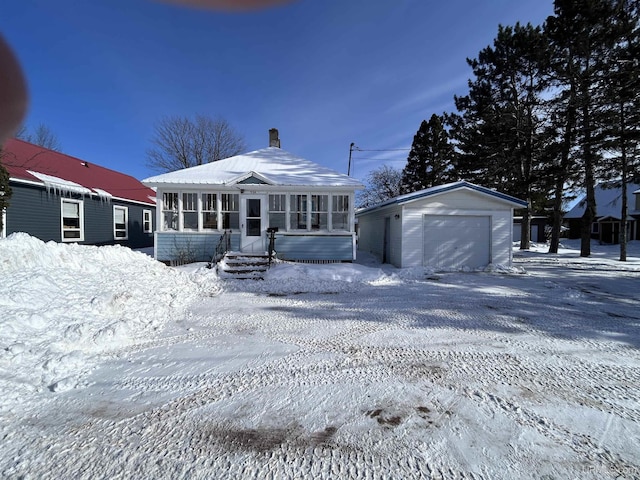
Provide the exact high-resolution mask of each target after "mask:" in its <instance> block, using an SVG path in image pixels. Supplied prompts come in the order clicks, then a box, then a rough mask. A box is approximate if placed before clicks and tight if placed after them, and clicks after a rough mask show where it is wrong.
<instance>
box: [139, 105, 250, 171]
mask: <svg viewBox="0 0 640 480" xmlns="http://www.w3.org/2000/svg"><path fill="white" fill-rule="evenodd" d="M151 143H152V144H153V147H152V148H150V149H149V150H147V166H148V167H149V168H151V169H153V170H157V171H161V172H171V171H174V170H180V169H182V168H189V167H195V166H196V165H202V164H205V163H210V162H215V161H218V160H221V159H223V158H227V157H232V156H233V155H237V154H239V153H242V152H243V151H245V150H246V144H245V141H244V138H243V136H242V135H241V134H240V133H238V132H237V131H236V130H235V129H234V128H233V127H232V126H231V125H230V124H229V122H227V121H226V120H224V119H222V118H211V117H208V116H206V115H196V117H195V119H193V120H192V119H190V118H188V117H180V116H169V117H164V118H162V119H161V120H160V121H159V122H158V123H157V124H156V125H155V127H154V136H153V138H152V139H151Z"/></svg>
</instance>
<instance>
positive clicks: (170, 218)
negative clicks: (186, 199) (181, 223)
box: [162, 212, 178, 230]
mask: <svg viewBox="0 0 640 480" xmlns="http://www.w3.org/2000/svg"><path fill="white" fill-rule="evenodd" d="M162 221H163V230H178V214H177V213H176V212H163V213H162Z"/></svg>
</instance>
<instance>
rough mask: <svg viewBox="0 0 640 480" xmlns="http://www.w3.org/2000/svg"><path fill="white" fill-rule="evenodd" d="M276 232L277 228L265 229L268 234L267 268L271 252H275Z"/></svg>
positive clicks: (271, 256) (271, 257) (271, 255)
mask: <svg viewBox="0 0 640 480" xmlns="http://www.w3.org/2000/svg"><path fill="white" fill-rule="evenodd" d="M277 231H278V227H269V228H267V232H268V233H269V266H271V260H272V259H273V252H275V244H276V232H277Z"/></svg>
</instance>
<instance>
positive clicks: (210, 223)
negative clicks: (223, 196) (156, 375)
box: [202, 193, 218, 230]
mask: <svg viewBox="0 0 640 480" xmlns="http://www.w3.org/2000/svg"><path fill="white" fill-rule="evenodd" d="M216 200H217V198H216V194H215V193H203V194H202V228H203V229H204V230H217V228H218V212H217V211H216Z"/></svg>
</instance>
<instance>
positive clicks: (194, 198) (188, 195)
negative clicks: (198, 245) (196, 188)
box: [178, 192, 202, 232]
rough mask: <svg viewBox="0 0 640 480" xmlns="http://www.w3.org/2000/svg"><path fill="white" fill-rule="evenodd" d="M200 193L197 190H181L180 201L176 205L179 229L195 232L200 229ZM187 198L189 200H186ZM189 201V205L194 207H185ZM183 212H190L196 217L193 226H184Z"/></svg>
mask: <svg viewBox="0 0 640 480" xmlns="http://www.w3.org/2000/svg"><path fill="white" fill-rule="evenodd" d="M200 197H201V195H200V193H199V192H181V193H180V197H179V198H180V203H179V207H178V211H179V213H178V215H179V216H180V222H179V225H180V230H181V231H184V232H197V231H200V230H202V229H201V228H200V226H201V225H202V221H201V220H200V218H199V217H200V212H201V208H200V201H201V198H200ZM187 199H188V200H189V201H188V202H187ZM188 203H190V204H191V205H190V206H191V207H194V208H189V209H187V208H186V207H187V206H188V205H187V204H188ZM185 214H190V216H191V217H195V219H196V225H195V228H189V227H186V226H185V221H184V220H185Z"/></svg>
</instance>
